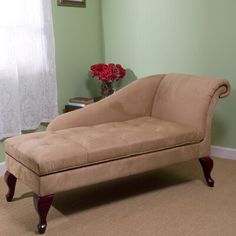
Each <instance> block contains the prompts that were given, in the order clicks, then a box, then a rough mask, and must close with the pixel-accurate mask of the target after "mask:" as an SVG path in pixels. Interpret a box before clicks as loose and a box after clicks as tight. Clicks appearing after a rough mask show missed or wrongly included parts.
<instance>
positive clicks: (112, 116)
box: [47, 75, 164, 131]
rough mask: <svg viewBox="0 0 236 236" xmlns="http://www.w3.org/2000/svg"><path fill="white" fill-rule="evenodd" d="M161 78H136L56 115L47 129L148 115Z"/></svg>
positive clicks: (161, 76)
mask: <svg viewBox="0 0 236 236" xmlns="http://www.w3.org/2000/svg"><path fill="white" fill-rule="evenodd" d="M163 77H164V75H154V76H149V77H146V78H144V79H140V80H136V81H134V82H132V83H130V84H129V85H127V86H126V87H124V88H123V89H121V90H119V91H117V92H115V93H114V94H112V95H111V96H109V97H107V98H105V99H103V100H101V101H99V102H96V103H94V104H91V105H88V106H87V107H85V108H83V109H79V110H75V111H72V112H69V113H65V114H62V115H60V116H58V117H57V118H56V119H55V120H53V121H52V122H51V123H50V124H49V126H48V128H47V130H51V131H53V130H61V129H67V128H72V127H79V126H91V125H96V124H101V123H105V122H113V121H124V120H129V119H134V118H137V117H140V116H147V115H150V114H151V110H152V104H153V99H154V96H155V94H156V90H157V88H158V86H159V84H160V82H161V80H162V78H163Z"/></svg>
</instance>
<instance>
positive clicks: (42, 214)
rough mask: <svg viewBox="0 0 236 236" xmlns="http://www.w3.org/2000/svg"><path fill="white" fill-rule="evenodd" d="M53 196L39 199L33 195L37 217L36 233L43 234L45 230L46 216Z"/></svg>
mask: <svg viewBox="0 0 236 236" xmlns="http://www.w3.org/2000/svg"><path fill="white" fill-rule="evenodd" d="M53 197H54V195H49V196H45V197H39V196H38V195H36V194H34V197H33V198H34V206H35V209H36V211H37V213H38V215H39V224H38V232H39V234H44V232H45V230H46V228H47V214H48V211H49V209H50V207H51V205H52V202H53Z"/></svg>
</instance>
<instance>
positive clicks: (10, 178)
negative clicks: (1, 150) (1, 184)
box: [4, 171, 17, 202]
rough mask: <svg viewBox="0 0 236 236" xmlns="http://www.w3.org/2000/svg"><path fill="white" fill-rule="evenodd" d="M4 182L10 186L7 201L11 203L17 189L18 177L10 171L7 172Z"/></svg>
mask: <svg viewBox="0 0 236 236" xmlns="http://www.w3.org/2000/svg"><path fill="white" fill-rule="evenodd" d="M4 180H5V182H6V184H7V186H8V193H7V194H6V200H7V201H8V202H11V201H12V199H13V196H14V193H15V187H16V180H17V179H16V177H15V176H14V175H13V174H11V173H10V172H9V171H6V173H5V175H4Z"/></svg>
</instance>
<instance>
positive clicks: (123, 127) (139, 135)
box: [5, 117, 203, 176]
mask: <svg viewBox="0 0 236 236" xmlns="http://www.w3.org/2000/svg"><path fill="white" fill-rule="evenodd" d="M201 139H203V134H202V133H200V132H198V131H197V130H196V129H194V128H191V127H188V126H183V125H180V124H177V123H174V122H168V121H164V120H160V119H157V118H153V117H141V118H137V119H132V120H128V121H124V122H111V123H105V124H100V125H95V126H90V127H77V128H70V129H65V130H60V131H54V132H52V131H51V132H40V133H35V134H27V135H21V136H18V137H14V138H10V139H8V140H7V141H6V143H5V147H6V150H7V154H8V155H9V156H12V157H13V158H14V159H15V160H17V161H18V162H20V163H22V164H23V165H24V166H26V167H27V168H29V169H31V170H32V171H34V172H35V173H36V174H37V175H40V176H42V175H46V174H51V173H55V172H59V171H62V170H67V169H71V168H76V167H82V166H87V165H91V164H94V163H98V162H103V161H109V160H113V159H119V158H126V157H130V156H134V155H140V154H145V153H149V152H156V151H159V150H161V149H167V148H173V147H178V146H182V145H188V144H192V143H198V142H200V141H201Z"/></svg>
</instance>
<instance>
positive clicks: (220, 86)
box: [152, 74, 230, 133]
mask: <svg viewBox="0 0 236 236" xmlns="http://www.w3.org/2000/svg"><path fill="white" fill-rule="evenodd" d="M229 87H230V86H229V83H228V81H226V80H221V79H215V78H210V77H200V76H193V75H186V74H167V75H166V76H165V77H164V78H163V79H162V81H161V83H160V85H159V87H158V89H157V92H156V95H155V97H154V101H153V108H152V116H154V117H157V118H160V119H163V120H169V121H173V122H177V123H180V124H184V125H188V126H192V127H195V128H197V129H198V130H199V131H202V132H203V133H205V127H206V120H207V116H208V115H209V114H208V109H209V106H210V103H211V100H212V98H213V96H214V95H215V94H216V92H217V91H218V92H219V91H220V93H219V94H218V97H223V96H226V95H228V93H229Z"/></svg>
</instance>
